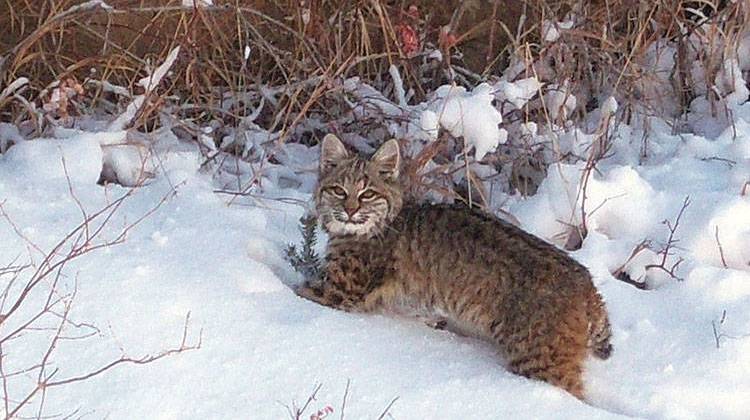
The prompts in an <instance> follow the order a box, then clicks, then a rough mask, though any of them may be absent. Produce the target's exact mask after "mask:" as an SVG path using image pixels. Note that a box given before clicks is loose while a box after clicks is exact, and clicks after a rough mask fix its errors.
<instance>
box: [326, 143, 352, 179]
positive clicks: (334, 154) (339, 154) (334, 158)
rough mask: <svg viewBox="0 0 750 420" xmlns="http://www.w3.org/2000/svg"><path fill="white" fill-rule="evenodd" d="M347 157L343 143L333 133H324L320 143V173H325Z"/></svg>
mask: <svg viewBox="0 0 750 420" xmlns="http://www.w3.org/2000/svg"><path fill="white" fill-rule="evenodd" d="M348 157H349V152H347V151H346V147H344V143H342V142H341V140H339V138H338V137H336V136H335V135H333V134H326V136H325V137H323V141H322V142H321V143H320V173H322V174H323V173H326V172H328V171H330V170H331V169H332V168H335V167H336V165H338V164H339V162H341V160H342V159H346V158H348Z"/></svg>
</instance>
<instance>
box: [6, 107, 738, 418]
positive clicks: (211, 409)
mask: <svg viewBox="0 0 750 420" xmlns="http://www.w3.org/2000/svg"><path fill="white" fill-rule="evenodd" d="M734 129H736V132H737V135H736V137H735V136H734ZM734 129H732V128H730V129H727V130H726V131H725V132H724V134H722V135H720V136H719V137H718V138H716V139H712V140H708V139H705V138H703V137H698V136H694V135H683V136H672V135H668V134H665V133H666V132H667V130H666V129H663V130H659V129H657V130H655V132H656V133H657V134H656V135H655V137H654V138H653V139H652V144H653V145H654V146H653V154H652V155H651V156H649V157H648V159H645V160H643V161H642V162H640V163H639V162H638V159H637V158H636V157H637V156H638V150H639V147H640V144H641V143H640V141H641V138H642V135H641V133H638V132H635V131H632V130H631V129H629V128H628V127H622V129H621V130H620V132H619V137H618V140H617V143H616V149H617V150H616V153H615V154H614V156H613V157H612V158H611V159H608V160H606V161H605V162H603V163H602V165H601V166H600V168H599V169H600V171H601V172H598V173H595V174H593V178H592V180H591V181H590V183H591V184H590V186H589V190H588V196H587V199H588V200H589V202H590V203H591V205H590V207H589V208H590V209H591V208H595V207H597V206H600V205H601V207H600V208H599V209H597V210H596V211H595V212H593V213H592V214H591V215H590V217H589V220H588V226H589V236H588V237H587V238H586V240H585V241H584V243H583V247H582V249H580V250H579V251H576V252H574V253H573V256H574V257H575V258H577V259H579V260H580V261H582V262H583V263H585V264H586V265H587V266H588V267H590V269H591V271H592V273H593V275H594V278H595V282H596V284H597V286H598V287H599V289H600V290H601V292H602V294H603V295H604V297H605V298H606V301H607V303H608V307H609V310H610V313H611V319H612V324H613V330H614V340H613V344H614V347H615V352H614V354H613V356H612V357H611V358H610V359H609V360H607V361H603V362H602V361H593V360H592V362H591V363H590V365H589V368H588V372H587V386H588V389H589V393H590V395H591V399H592V404H591V405H588V404H585V403H583V402H581V401H578V400H577V399H575V398H573V397H571V396H570V395H568V394H566V393H565V392H563V391H561V390H559V389H557V388H554V387H552V386H549V385H547V384H544V383H541V382H536V381H531V380H527V379H524V378H521V377H518V376H515V375H512V374H510V373H508V372H507V371H505V370H504V369H503V368H502V365H501V361H500V360H499V359H498V357H497V356H496V354H495V352H494V350H493V348H492V346H490V345H487V344H485V343H482V342H479V341H476V340H474V339H469V338H465V337H459V336H456V335H454V334H452V333H450V332H446V331H437V330H432V329H430V328H428V327H427V326H425V325H423V324H421V323H420V322H417V321H413V320H408V319H400V318H393V317H389V316H380V315H357V314H349V313H343V312H337V311H334V310H331V309H328V308H325V307H321V306H318V305H316V304H314V303H311V302H308V301H305V300H302V299H300V298H298V297H296V296H295V295H294V293H293V292H292V291H291V289H290V287H289V285H290V284H293V283H295V282H298V281H300V278H299V276H298V274H296V273H295V272H294V271H293V270H291V268H290V267H289V265H288V264H287V262H286V261H285V260H284V257H283V255H284V248H285V247H286V245H287V244H288V243H290V242H298V241H299V239H300V238H299V232H298V223H297V221H298V218H299V217H300V216H301V215H302V214H303V213H304V211H305V209H304V206H303V205H302V204H304V203H307V202H309V201H310V191H311V188H312V185H313V183H314V179H315V167H316V159H317V149H316V148H313V149H309V150H308V149H307V148H306V147H304V146H301V145H294V144H290V145H287V146H286V147H285V148H284V149H282V150H281V151H280V152H279V160H280V161H282V162H283V163H285V164H286V165H285V167H281V166H278V167H273V166H271V167H267V168H266V169H265V171H266V172H265V173H266V175H267V176H268V178H267V179H264V182H265V188H264V191H263V192H260V191H259V192H258V193H257V194H256V195H254V196H250V197H233V196H231V195H226V194H220V193H216V192H215V190H216V189H220V188H223V187H224V184H223V183H222V180H221V179H219V178H217V177H215V176H212V175H211V174H210V173H208V174H207V173H204V172H202V171H200V164H201V163H202V160H201V157H200V155H199V154H198V153H197V152H196V151H194V150H193V149H192V146H188V145H185V144H180V143H179V142H177V141H176V140H173V141H172V143H170V142H169V141H166V145H163V147H162V148H161V149H160V150H159V151H158V152H157V153H158V155H159V159H158V161H159V165H158V167H157V168H155V169H154V171H155V172H156V176H155V178H154V179H152V180H151V181H150V182H149V183H148V184H147V185H145V186H143V187H142V188H140V189H137V190H136V191H135V193H134V194H133V195H132V196H131V197H130V198H128V199H127V200H126V201H125V202H124V204H123V206H122V208H121V209H120V210H119V211H118V212H117V213H116V214H115V216H114V217H113V218H112V219H111V220H110V221H109V224H108V227H107V230H106V233H107V234H108V235H110V237H111V235H114V234H116V233H117V232H118V229H120V228H122V226H124V225H126V224H127V223H132V222H133V221H135V220H137V219H138V218H139V217H140V216H142V215H143V214H145V213H146V212H148V211H149V209H151V208H153V207H154V206H155V205H156V204H157V203H158V202H159V201H160V200H161V199H162V198H163V197H165V196H168V199H167V200H166V201H165V202H164V204H163V205H162V206H161V207H160V208H159V209H158V210H157V211H156V212H155V213H153V214H152V215H150V216H149V217H147V218H146V219H145V220H144V221H143V222H142V223H140V224H139V225H138V226H136V227H135V228H134V229H133V230H132V231H130V232H129V234H128V235H127V238H126V242H125V243H124V244H121V245H116V246H113V247H110V248H107V249H103V250H100V251H96V252H94V253H91V254H87V255H85V256H83V257H81V258H80V259H79V260H77V261H75V262H73V263H71V264H70V265H69V266H67V267H66V268H65V271H64V277H63V279H62V280H61V281H62V285H61V287H60V288H61V290H63V291H65V290H67V291H70V290H72V288H73V287H74V286H73V285H74V284H77V295H76V296H75V299H74V302H73V306H72V310H71V312H70V318H71V319H72V320H74V321H75V322H85V323H89V324H93V325H95V326H96V327H97V328H98V332H97V333H96V334H95V335H94V336H92V337H89V338H87V339H85V340H64V341H61V342H59V343H58V346H57V348H56V350H55V352H54V353H53V356H52V358H51V359H50V360H51V362H50V363H51V365H52V366H53V367H54V368H58V369H59V372H58V373H57V378H58V379H62V378H65V377H71V376H76V375H80V374H83V373H86V372H90V371H93V370H96V369H97V368H99V367H101V366H103V365H105V364H106V363H108V362H110V361H112V360H115V359H117V358H119V357H120V356H122V355H123V353H124V354H126V355H128V356H131V357H134V358H138V357H142V356H144V355H146V354H156V353H158V352H159V351H161V350H165V349H168V348H172V347H175V346H177V345H179V343H180V339H181V335H182V331H183V324H184V321H185V316H186V314H187V313H188V312H190V314H191V318H190V325H189V329H188V336H187V343H188V344H191V343H196V342H197V340H198V339H199V334H200V333H201V331H202V336H201V347H200V349H197V350H192V351H187V352H184V353H182V354H178V355H175V356H172V357H167V358H164V359H161V360H158V361H156V362H154V363H151V364H148V365H143V366H135V365H121V366H118V367H115V368H113V369H112V370H110V371H108V372H105V373H104V374H102V375H99V376H96V377H94V378H91V379H90V380H88V381H85V382H80V383H76V384H71V385H69V386H65V387H58V388H51V389H49V392H48V393H47V395H46V397H45V398H46V401H45V411H44V413H45V414H61V413H62V414H64V413H70V412H71V411H73V410H75V409H80V411H79V412H78V413H77V414H78V415H81V416H83V417H84V418H113V419H121V418H133V419H145V418H149V419H154V418H157V419H168V418H175V419H177V418H179V419H185V418H191V419H203V418H251V419H278V418H288V413H287V408H286V407H285V405H286V406H290V407H291V406H292V404H293V403H295V404H296V405H297V406H302V405H303V404H304V403H305V401H306V400H307V398H308V397H309V396H310V395H311V393H312V391H313V390H314V389H315V387H316V386H317V385H318V384H321V385H322V386H321V387H320V389H319V391H318V392H317V394H316V399H315V400H314V401H312V402H311V403H310V405H309V407H308V409H307V411H306V414H305V415H304V416H303V418H310V415H311V414H312V413H315V412H317V411H318V410H325V409H326V407H329V408H330V409H332V411H333V413H332V414H329V416H330V417H331V418H339V416H340V415H341V412H342V402H343V400H344V398H345V394H346V404H345V409H344V416H345V418H349V419H358V418H377V417H378V416H379V415H380V414H381V413H383V411H384V410H385V409H386V407H387V406H389V404H391V402H393V404H392V405H391V406H390V409H389V413H390V415H391V416H392V417H393V418H397V419H423V418H432V419H458V418H461V419H464V418H465V419H487V418H621V417H625V416H633V417H645V418H684V419H690V418H696V419H697V418H747V417H746V416H747V415H748V413H750V336H748V334H750V310H749V309H748V308H750V265H749V264H750V196H748V195H744V196H743V195H741V190H742V188H743V185H744V183H745V182H746V181H748V180H749V179H748V176H749V174H750V125H748V124H747V123H746V122H745V121H744V120H742V119H741V118H738V119H737V121H736V122H735V127H734ZM66 136H67V138H65V139H50V140H34V141H29V142H21V143H20V144H18V145H16V146H13V147H11V148H10V150H9V151H8V152H7V153H5V154H4V155H2V156H0V203H2V208H3V210H4V212H5V213H7V215H8V216H9V217H10V219H11V220H12V221H13V223H14V224H15V226H16V227H17V228H18V230H19V232H20V233H21V234H22V235H23V237H24V238H25V239H23V238H21V236H19V234H18V232H15V231H14V229H13V226H12V225H11V224H10V223H8V222H7V221H5V220H2V221H0V266H5V265H7V264H11V263H13V261H14V260H15V263H14V264H18V263H20V262H22V261H26V260H27V259H29V256H30V257H31V260H33V261H35V262H39V260H40V257H41V254H40V251H39V250H37V249H36V248H34V247H33V246H31V245H30V243H33V244H35V246H38V247H39V249H40V250H43V251H48V250H49V249H50V248H51V247H52V246H53V244H54V243H56V242H57V241H58V240H59V239H61V238H62V237H64V236H65V234H66V233H67V232H68V231H70V230H71V229H72V228H73V227H74V226H75V225H76V224H78V223H80V221H81V218H82V212H81V209H80V208H79V207H78V205H77V204H76V201H75V199H74V197H75V198H76V199H77V200H78V201H80V203H81V204H82V206H83V207H84V208H85V210H86V211H87V212H88V213H89V214H90V213H93V212H94V211H95V210H97V209H99V208H102V207H103V206H105V205H106V204H107V203H108V202H111V200H113V199H114V198H116V197H117V196H119V195H121V194H123V193H125V192H126V191H128V189H127V188H124V187H121V186H118V185H114V184H111V185H109V186H106V187H104V186H100V185H97V184H96V181H97V178H98V176H99V172H100V171H101V167H102V159H103V154H102V151H101V147H100V144H102V143H103V144H107V142H106V141H100V140H101V139H98V138H99V137H101V136H111V134H99V135H96V134H95V135H92V134H75V133H66ZM61 156H62V157H64V158H65V159H64V161H65V162H66V166H65V167H66V168H67V173H68V174H69V178H70V182H71V184H70V185H71V186H72V191H73V194H71V191H69V188H68V182H67V180H66V176H65V171H64V169H63V165H62V161H63V160H62V159H61ZM723 159H727V160H723ZM582 167H583V163H582V164H579V165H570V166H566V165H561V166H558V165H553V166H552V167H550V170H549V175H548V177H547V179H546V180H545V181H544V183H543V184H542V186H541V188H540V190H539V194H537V195H535V196H533V197H531V198H528V199H522V198H520V197H517V196H512V197H510V196H505V197H504V203H505V204H504V208H505V209H506V210H508V211H510V212H511V213H512V214H513V215H514V216H515V217H516V218H518V219H519V220H520V221H521V223H522V225H523V227H524V228H526V229H527V230H529V231H531V232H534V233H536V234H538V235H540V236H542V237H545V238H547V239H548V240H553V237H554V235H556V234H557V233H559V232H560V231H561V230H562V225H561V224H560V223H559V222H558V221H559V220H568V219H569V217H570V209H571V208H573V207H572V206H574V205H575V203H576V196H575V193H576V191H577V184H578V182H579V179H580V174H581V169H582ZM225 181H226V179H225ZM173 188H176V194H173V195H170V193H171V192H172V191H173ZM686 196H689V197H690V205H689V206H688V207H687V208H686V209H685V211H684V214H683V217H682V219H681V220H680V223H679V226H678V228H677V230H676V234H675V236H676V237H677V238H679V242H678V244H677V247H676V248H675V249H674V255H670V256H669V257H668V264H667V267H671V265H672V264H674V262H676V261H677V258H679V257H682V258H684V259H685V262H683V263H682V264H680V265H679V266H678V268H677V271H676V273H677V275H678V277H680V278H681V279H683V280H682V281H678V280H675V279H673V278H671V277H669V276H668V275H666V274H664V273H663V272H661V271H660V270H658V269H654V268H651V269H649V270H646V269H645V268H644V267H645V266H646V265H647V264H651V263H654V262H658V261H659V258H660V256H659V255H656V254H655V253H654V252H651V251H644V252H643V253H641V254H639V255H638V256H637V257H636V258H635V259H634V260H633V261H631V263H630V264H629V265H628V266H627V267H626V271H627V272H628V273H629V274H630V275H631V277H632V278H633V279H640V280H644V279H646V281H647V282H648V284H649V286H650V287H652V290H648V291H645V290H640V289H637V288H635V287H633V286H631V285H629V284H626V283H624V282H622V281H619V280H616V279H614V278H613V277H612V276H611V275H610V272H611V271H613V270H615V269H616V268H617V267H619V266H620V265H621V264H623V263H624V262H625V261H626V260H627V257H628V256H629V255H630V253H631V251H632V249H633V248H634V247H635V246H636V245H637V244H638V243H640V242H641V241H642V240H644V239H651V240H653V242H654V249H656V250H658V249H659V246H660V245H661V244H662V243H663V242H665V241H666V239H667V236H668V234H669V230H668V226H666V225H665V224H662V223H661V222H662V220H665V219H667V220H670V221H671V222H672V223H674V220H675V217H676V216H677V214H678V212H679V211H680V208H681V206H682V204H683V200H684V198H685V197H686ZM493 201H497V200H493ZM571 201H572V205H571ZM230 202H231V204H230ZM717 226H718V237H719V240H720V242H721V246H722V250H723V253H724V257H723V258H724V262H725V263H726V268H725V267H724V265H725V264H724V262H722V257H721V255H720V252H719V247H718V245H717V240H716V237H717V233H716V232H717ZM25 273H26V272H24V274H23V275H25ZM23 275H22V278H24V277H23ZM8 278H9V276H8V275H5V276H2V275H0V279H2V281H3V287H5V284H7V281H8ZM42 303H43V302H42V301H41V296H40V295H34V296H33V300H31V301H30V303H29V304H28V305H29V308H25V309H24V310H27V311H29V313H30V312H31V311H32V310H33V309H34V308H38V306H39V305H41V304H42ZM6 307H7V306H6ZM714 326H715V329H714ZM3 328H6V327H3ZM4 334H5V333H4ZM50 334H51V333H49V334H47V335H50ZM42 335H44V334H42ZM717 336H718V338H717ZM34 337H36V335H30V336H28V337H27V338H24V337H22V338H19V339H16V340H13V341H11V342H9V343H8V344H7V345H5V346H3V348H2V350H3V353H4V355H5V358H4V359H3V360H4V366H3V367H2V368H3V369H4V370H5V372H13V371H15V370H18V369H21V368H24V367H29V366H33V365H34V364H35V363H38V362H39V361H40V360H41V357H42V356H43V352H44V350H46V346H44V345H40V343H42V344H43V342H42V341H39V339H38V338H34ZM717 340H718V341H717ZM40 352H41V354H40ZM35 381H36V375H25V374H21V375H17V376H14V377H12V378H10V379H9V383H10V384H11V385H12V386H11V387H10V393H11V395H10V397H11V399H12V400H13V399H17V398H20V397H22V395H20V393H22V392H23V391H24V390H28V389H29V387H33V386H34V384H35ZM347 382H349V383H350V386H349V388H348V390H347ZM394 399H395V402H394ZM37 404H38V400H35V403H33V404H32V405H31V406H30V407H31V408H32V409H33V408H34V407H36V406H37ZM328 411H331V410H328ZM31 412H32V413H35V411H34V410H32V411H31Z"/></svg>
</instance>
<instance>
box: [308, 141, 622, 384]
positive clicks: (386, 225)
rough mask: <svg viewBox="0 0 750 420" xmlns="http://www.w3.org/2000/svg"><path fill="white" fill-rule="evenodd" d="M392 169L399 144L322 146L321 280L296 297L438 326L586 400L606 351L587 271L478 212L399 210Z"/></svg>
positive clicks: (409, 206)
mask: <svg viewBox="0 0 750 420" xmlns="http://www.w3.org/2000/svg"><path fill="white" fill-rule="evenodd" d="M399 159H400V157H399V150H398V144H397V143H396V141H395V140H391V141H389V142H387V143H385V144H384V145H383V146H382V147H381V148H380V149H379V150H378V151H377V152H376V153H375V155H374V156H373V157H372V158H371V159H369V160H365V159H361V158H359V157H357V156H353V155H352V154H350V153H348V152H347V150H346V148H345V147H344V145H343V144H342V143H341V142H340V141H339V140H338V139H337V138H336V137H334V136H331V135H329V136H326V138H325V139H324V140H323V143H322V152H321V163H320V181H319V186H318V189H317V191H316V193H315V202H316V208H317V212H318V215H319V217H320V220H321V223H322V226H323V228H324V229H326V230H327V231H328V233H329V234H330V240H329V243H328V250H327V256H326V262H325V269H324V273H325V276H324V279H322V280H320V281H315V282H310V283H307V284H305V285H304V286H302V287H300V288H299V289H298V290H297V293H298V294H300V295H301V296H303V297H306V298H308V299H311V300H313V301H315V302H318V303H320V304H323V305H327V306H331V307H334V308H338V309H343V310H347V311H357V312H385V313H400V314H411V315H417V316H420V317H424V318H427V319H438V320H439V322H438V325H445V326H447V327H448V328H449V329H451V330H454V331H458V332H461V333H464V334H471V335H475V336H479V337H482V338H485V339H487V340H490V341H492V342H494V343H496V344H497V346H498V348H499V349H500V351H501V353H502V354H503V356H504V357H505V359H506V360H507V365H508V368H509V369H510V370H511V371H512V372H515V373H517V374H520V375H523V376H527V377H530V378H535V379H540V380H544V381H547V382H549V383H551V384H554V385H557V386H559V387H561V388H563V389H565V390H567V391H568V392H570V393H571V394H573V395H575V396H576V397H578V398H583V397H584V389H583V382H582V379H581V376H582V369H583V366H582V365H583V361H584V359H585V358H586V356H587V355H588V354H589V353H593V354H594V355H595V356H598V357H600V358H607V357H608V356H609V355H610V353H611V351H612V346H611V345H610V343H609V339H610V326H609V321H608V318H607V312H606V308H605V306H604V303H603V302H602V299H601V297H600V295H599V294H598V293H597V291H596V288H595V287H594V285H593V283H592V281H591V276H590V274H589V273H588V271H587V270H586V268H585V267H583V266H582V265H581V264H579V263H578V262H576V261H575V260H573V259H572V258H570V257H569V256H568V255H567V254H565V253H564V252H562V251H560V250H559V249H557V248H556V247H555V246H553V245H551V244H548V243H547V242H545V241H543V240H541V239H539V238H537V237H535V236H533V235H531V234H528V233H526V232H524V231H523V230H521V229H519V228H517V227H516V226H513V225H511V224H509V223H506V222H504V221H502V220H500V219H497V218H495V217H492V216H490V215H487V214H485V213H482V212H480V211H478V210H470V209H468V208H466V207H461V206H452V205H429V204H414V203H403V198H402V189H401V187H400V185H399V180H398V175H399V170H398V167H399Z"/></svg>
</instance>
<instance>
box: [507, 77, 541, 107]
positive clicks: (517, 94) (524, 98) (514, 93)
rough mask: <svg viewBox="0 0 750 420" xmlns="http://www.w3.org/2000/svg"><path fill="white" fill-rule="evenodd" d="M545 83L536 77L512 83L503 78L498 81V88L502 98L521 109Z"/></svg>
mask: <svg viewBox="0 0 750 420" xmlns="http://www.w3.org/2000/svg"><path fill="white" fill-rule="evenodd" d="M543 85H544V83H541V82H540V81H539V80H537V78H536V77H529V78H526V79H520V80H516V81H514V82H512V83H511V82H506V81H504V80H502V81H500V82H498V84H497V85H496V88H497V90H498V92H497V95H498V97H499V98H500V99H504V100H506V101H508V102H510V103H511V104H513V106H514V107H516V109H521V108H523V106H524V105H526V103H527V102H528V101H529V100H531V98H533V97H534V96H535V95H537V94H538V93H539V90H540V89H541V88H542V86H543Z"/></svg>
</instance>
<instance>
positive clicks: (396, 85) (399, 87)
mask: <svg viewBox="0 0 750 420" xmlns="http://www.w3.org/2000/svg"><path fill="white" fill-rule="evenodd" d="M388 73H389V74H390V75H391V78H393V89H394V91H395V94H396V100H397V101H398V105H399V106H402V107H405V106H406V93H404V81H403V80H401V73H399V72H398V67H396V65H395V64H391V65H390V67H388Z"/></svg>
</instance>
